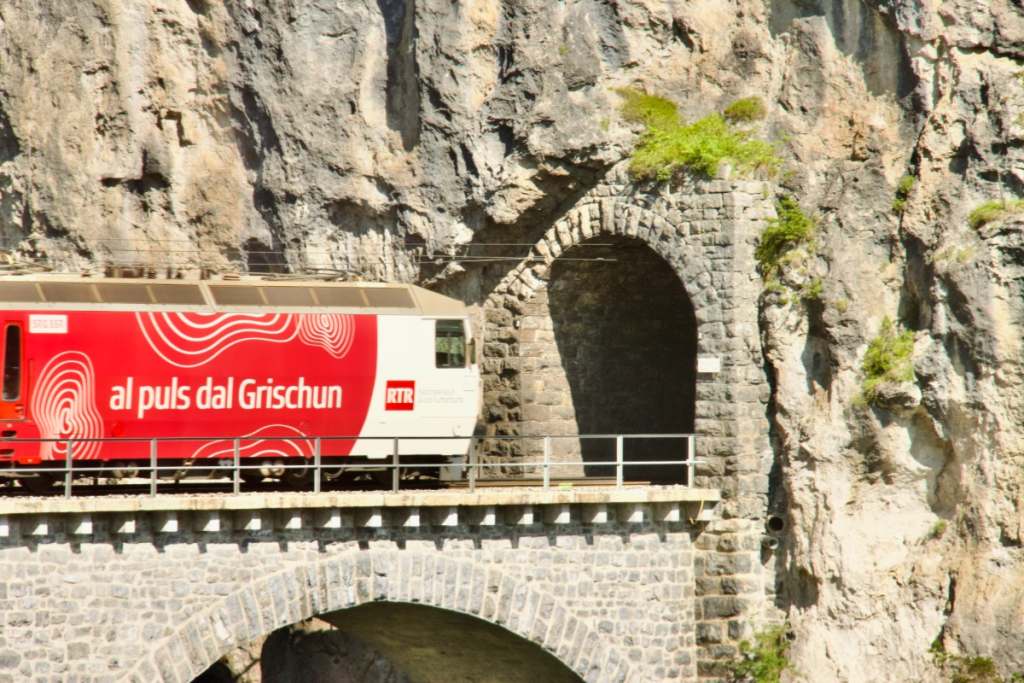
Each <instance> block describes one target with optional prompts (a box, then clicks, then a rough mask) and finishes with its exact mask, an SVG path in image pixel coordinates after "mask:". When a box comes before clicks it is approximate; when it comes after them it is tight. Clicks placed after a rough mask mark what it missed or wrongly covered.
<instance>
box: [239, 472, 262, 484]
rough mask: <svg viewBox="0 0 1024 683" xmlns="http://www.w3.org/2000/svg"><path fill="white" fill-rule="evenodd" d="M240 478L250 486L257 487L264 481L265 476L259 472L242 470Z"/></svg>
mask: <svg viewBox="0 0 1024 683" xmlns="http://www.w3.org/2000/svg"><path fill="white" fill-rule="evenodd" d="M239 476H241V477H242V481H244V482H245V483H246V484H248V485H250V486H255V485H256V484H259V483H261V482H262V481H263V475H262V474H261V473H260V471H259V470H242V471H241V472H239Z"/></svg>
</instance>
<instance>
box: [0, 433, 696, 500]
mask: <svg viewBox="0 0 1024 683" xmlns="http://www.w3.org/2000/svg"><path fill="white" fill-rule="evenodd" d="M268 440H272V441H276V442H281V443H306V444H311V450H312V454H311V455H310V456H309V457H305V456H295V455H293V456H283V455H281V454H276V455H265V454H263V453H262V452H256V453H253V454H252V455H245V456H243V455H242V451H243V447H242V445H243V444H244V443H246V442H256V441H268ZM380 441H390V442H391V447H390V455H388V456H385V457H375V458H365V457H364V456H360V455H359V454H357V453H350V454H346V455H332V454H330V453H329V451H330V450H332V449H330V448H329V446H330V445H331V444H333V443H338V442H348V443H352V444H355V443H356V442H363V443H366V442H380ZM411 441H416V442H419V443H420V444H422V442H425V441H426V442H430V441H438V442H441V441H468V442H469V443H470V447H469V448H468V451H467V454H466V456H464V457H465V459H464V460H462V461H459V459H458V456H448V457H452V458H453V459H452V460H435V461H433V462H425V461H423V460H422V459H420V458H422V457H424V456H422V455H419V456H415V454H404V455H403V454H402V448H401V446H402V443H403V442H405V443H408V442H411ZM564 441H568V442H570V444H571V445H570V451H574V452H575V455H574V456H573V455H571V456H570V457H575V458H576V459H573V460H556V459H554V447H555V444H557V443H561V442H564ZM631 441H648V442H650V441H654V442H669V443H671V442H673V441H675V442H682V444H681V446H680V447H679V448H678V452H679V454H680V456H681V457H678V458H668V459H663V458H662V459H654V460H649V459H644V460H638V459H633V458H627V444H628V443H629V442H631ZM183 442H187V443H200V444H212V443H230V444H231V449H230V452H231V457H230V458H226V457H211V458H175V459H174V461H173V462H168V460H161V456H160V453H161V450H160V446H161V444H164V446H165V451H164V452H165V453H166V450H167V449H168V445H169V444H181V443H183ZM509 442H511V443H517V442H518V443H519V444H520V445H522V444H523V443H531V442H532V443H534V444H538V443H539V445H540V449H539V450H540V458H539V459H536V458H535V457H534V458H531V457H529V456H523V455H521V454H520V455H516V456H510V455H507V454H502V453H500V452H492V453H482V452H481V451H483V450H490V448H488V446H490V447H491V448H493V446H495V445H497V444H500V443H509ZM601 442H607V443H610V444H611V445H613V448H614V450H613V453H614V455H613V457H612V458H601V459H597V460H594V459H591V460H587V459H586V457H587V455H586V451H588V450H590V451H593V450H594V449H592V448H588V446H590V445H592V444H594V443H601ZM96 443H98V444H101V447H102V446H103V445H106V446H108V447H111V446H116V447H118V448H124V447H126V446H127V447H130V446H131V445H132V444H136V445H138V446H140V450H144V451H145V456H141V457H134V456H132V457H128V458H125V457H124V456H123V455H122V456H121V457H119V458H118V459H108V460H98V459H88V460H85V459H80V460H77V461H76V460H75V457H74V456H75V449H76V446H77V447H78V448H81V447H82V446H83V445H86V444H96ZM25 444H37V445H39V446H42V445H43V444H53V445H55V446H60V445H63V446H64V453H65V454H66V455H65V457H58V458H54V459H51V460H45V461H43V462H42V463H41V464H40V465H38V466H36V465H33V466H20V467H18V466H14V463H13V462H12V463H10V464H11V466H10V467H5V466H3V465H0V477H13V475H35V476H36V477H39V476H42V477H49V478H51V479H52V480H53V484H56V483H57V482H59V481H62V482H63V495H64V497H65V498H70V497H71V495H72V488H73V482H74V480H75V478H76V477H80V478H88V477H107V478H111V477H114V476H115V474H114V473H115V471H117V470H130V471H131V472H133V473H135V474H134V475H133V476H132V477H130V478H131V479H134V480H148V484H149V495H151V496H155V495H156V494H157V492H158V490H159V486H160V483H161V482H163V483H165V484H166V483H167V479H168V478H166V477H165V478H161V474H170V475H172V476H171V477H169V478H170V479H172V480H174V481H175V482H177V481H180V480H183V479H189V478H199V477H203V478H206V479H212V478H215V477H213V476H212V473H224V474H223V475H222V476H221V477H220V479H221V480H223V479H228V480H230V483H231V489H232V492H233V493H240V492H241V491H242V488H243V483H244V480H245V478H246V477H245V474H244V473H245V472H249V471H259V470H264V469H265V468H268V467H272V468H273V470H274V472H275V475H273V476H272V477H271V478H277V479H281V478H283V476H284V473H287V472H289V471H295V472H297V474H298V475H300V477H301V476H302V475H306V476H308V477H309V479H310V481H309V489H308V490H311V491H312V492H314V493H320V492H321V491H322V490H323V484H324V482H325V481H330V480H333V479H337V478H339V477H341V476H343V475H344V473H345V472H356V473H368V472H377V473H379V472H388V473H390V490H391V491H393V492H397V491H399V490H400V487H401V481H402V476H401V475H402V472H403V470H406V471H408V470H422V469H434V468H456V469H459V468H461V469H464V470H465V476H464V480H465V482H466V484H467V486H468V488H469V490H470V491H475V490H476V488H477V485H478V482H480V481H483V477H482V476H481V473H483V472H486V471H489V470H501V471H503V472H505V473H507V472H509V471H515V470H519V471H520V475H525V474H528V473H529V472H531V471H533V472H537V471H539V474H540V483H539V486H541V487H542V488H545V489H546V488H550V487H551V486H552V485H553V484H559V483H560V481H561V480H559V479H557V478H554V477H553V476H552V474H553V472H554V471H555V470H563V471H564V470H565V469H569V468H572V469H573V470H576V471H579V470H582V471H583V475H582V477H580V476H575V477H571V479H572V480H573V481H581V480H582V481H583V482H584V483H586V482H587V480H598V479H600V480H602V481H604V480H609V481H610V480H611V478H612V476H614V483H613V484H611V483H610V484H609V485H614V486H615V487H623V486H625V485H627V483H628V480H627V474H633V475H635V474H636V473H637V472H640V473H641V475H643V474H648V473H649V470H650V468H659V469H658V472H659V473H661V474H660V475H659V476H660V478H662V479H664V480H666V481H668V482H670V483H677V484H684V485H686V486H688V487H692V486H693V483H694V478H695V476H696V466H697V465H698V464H699V463H701V462H703V461H701V460H698V459H697V457H696V436H695V435H693V434H575V435H547V436H520V435H492V436H481V435H474V436H449V437H439V436H403V437H390V436H388V437H385V436H316V437H311V436H288V437H192V436H190V437H152V438H145V439H144V438H95V439H85V438H68V439H41V438H40V439H22V438H0V453H4V452H7V453H11V452H13V451H15V450H16V449H17V446H18V445H25ZM572 444H578V448H575V447H574V446H573V445H572ZM325 447H326V448H327V451H328V452H326V453H325ZM420 448H422V446H420ZM498 450H499V451H500V450H501V449H498ZM643 450H649V449H643ZM672 450H673V451H675V450H676V449H672ZM592 455H593V454H591V457H592ZM0 457H4V456H0ZM6 457H13V456H11V455H7V456H6ZM403 457H406V458H408V457H417V459H416V460H415V461H409V462H403V461H402V458H403ZM432 457H435V458H436V456H432ZM441 457H442V458H443V457H445V456H441ZM325 458H330V460H327V461H325ZM356 458H359V459H358V460H357V461H354V462H353V460H355V459H356ZM268 463H269V464H268ZM439 471H440V470H439ZM278 472H280V473H281V474H277V473H278ZM598 472H600V473H601V474H600V475H599V474H597V473H598ZM143 474H145V476H143ZM609 475H612V476H609ZM504 479H505V480H507V481H509V482H510V483H515V482H516V481H521V480H522V479H523V477H522V476H520V477H518V478H516V477H505V478H504ZM489 481H496V480H489ZM439 483H444V482H441V481H440V480H439ZM418 488H422V487H418ZM295 490H297V491H301V490H306V489H305V487H295Z"/></svg>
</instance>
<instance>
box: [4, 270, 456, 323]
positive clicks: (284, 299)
mask: <svg viewBox="0 0 1024 683" xmlns="http://www.w3.org/2000/svg"><path fill="white" fill-rule="evenodd" d="M54 308H61V309H73V310H131V311H136V310H170V309H176V310H206V311H210V310H213V311H221V310H233V311H239V310H240V311H245V312H251V313H254V312H257V311H261V310H273V311H282V310H288V311H295V312H315V311H317V310H327V309H329V310H331V311H343V312H348V313H375V314H389V315H422V316H456V317H462V316H465V315H467V311H466V306H465V304H463V303H462V302H461V301H458V300H456V299H452V298H450V297H446V296H444V295H442V294H438V293H436V292H431V291H430V290H427V289H423V288H422V287H417V286H415V285H404V284H386V283H370V282H323V281H317V280H257V279H247V280H199V281H186V280H158V279H142V278H130V279H125V278H85V277H68V276H50V275H40V274H34V275H22V276H9V277H3V278H0V309H6V310H11V309H26V310H29V309H31V310H38V309H54Z"/></svg>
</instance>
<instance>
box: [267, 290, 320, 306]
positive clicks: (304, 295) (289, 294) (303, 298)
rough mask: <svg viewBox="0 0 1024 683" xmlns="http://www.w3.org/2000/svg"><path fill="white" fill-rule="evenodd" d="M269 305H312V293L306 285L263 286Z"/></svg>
mask: <svg viewBox="0 0 1024 683" xmlns="http://www.w3.org/2000/svg"><path fill="white" fill-rule="evenodd" d="M262 289H263V296H264V297H265V298H266V300H267V303H268V304H270V305H271V306H313V305H314V302H313V294H312V292H310V291H309V289H307V288H306V287H263V288H262Z"/></svg>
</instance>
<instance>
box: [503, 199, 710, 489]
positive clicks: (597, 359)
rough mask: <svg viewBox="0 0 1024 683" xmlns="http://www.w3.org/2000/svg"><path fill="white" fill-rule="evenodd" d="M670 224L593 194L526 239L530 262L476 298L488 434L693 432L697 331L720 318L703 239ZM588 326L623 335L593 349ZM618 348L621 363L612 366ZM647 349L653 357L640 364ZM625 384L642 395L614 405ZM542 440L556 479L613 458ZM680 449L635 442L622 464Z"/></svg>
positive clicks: (674, 478)
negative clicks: (536, 237) (481, 310)
mask: <svg viewBox="0 0 1024 683" xmlns="http://www.w3.org/2000/svg"><path fill="white" fill-rule="evenodd" d="M676 213H677V214H678V212H676ZM680 228H684V226H678V227H677V226H676V225H675V224H674V223H673V222H672V221H671V220H670V218H669V217H666V212H665V211H664V209H663V208H662V209H660V210H656V209H654V208H651V207H649V206H647V205H645V204H644V203H642V201H635V200H634V199H633V198H632V197H615V198H603V199H591V200H590V201H589V202H584V203H582V204H581V205H579V206H576V207H574V208H573V209H572V210H570V211H569V212H568V213H567V214H566V215H565V216H564V217H563V218H562V219H560V220H559V221H557V222H556V223H555V225H554V226H553V227H552V228H551V229H550V230H549V231H548V232H547V233H546V234H545V236H544V238H543V239H541V240H540V241H539V242H538V243H537V244H536V245H534V247H533V250H532V256H531V258H529V259H527V260H525V261H524V262H523V263H522V264H520V265H519V266H518V267H516V268H514V269H513V270H512V271H511V272H510V273H509V274H508V275H507V276H506V277H505V278H504V280H503V281H502V282H501V283H499V285H498V286H497V287H496V288H495V290H494V292H493V294H492V295H491V297H490V298H489V299H488V301H487V302H486V304H485V309H486V314H485V317H486V321H487V323H488V329H487V333H486V336H487V342H488V343H485V345H484V356H485V364H484V377H485V384H484V389H485V405H487V413H486V414H485V416H484V420H485V422H486V423H488V424H486V425H485V426H484V430H485V432H486V433H487V434H493V435H511V434H516V435H521V436H524V437H535V436H538V435H543V434H555V435H568V434H572V433H580V434H584V433H694V432H696V431H698V429H697V426H698V422H699V419H698V418H699V417H700V416H701V413H702V411H701V410H700V403H701V400H702V389H704V392H703V393H704V394H706V393H707V390H706V388H704V387H701V386H700V385H699V384H698V382H697V367H696V366H697V362H696V361H697V353H698V351H699V350H700V341H701V330H705V331H709V326H711V325H714V324H716V323H717V324H718V325H719V326H720V325H721V323H720V322H719V321H721V320H722V319H723V317H724V315H723V312H722V308H723V307H722V302H721V301H720V300H718V299H717V297H716V294H715V292H714V289H713V287H714V286H715V285H719V283H717V282H715V279H716V278H715V277H714V276H713V274H712V269H713V268H714V263H713V262H712V261H711V260H710V259H708V258H707V257H706V256H705V255H704V251H705V250H704V249H703V241H704V240H703V239H697V240H694V237H695V236H694V235H693V234H691V233H692V226H685V228H689V230H686V229H685V228H684V229H680ZM696 237H698V238H699V237H700V236H699V235H697V236H696ZM695 241H696V243H697V245H698V246H699V247H701V248H699V249H695V248H694V244H693V243H694V242H695ZM598 245H607V246H598ZM599 258H604V259H606V260H603V261H598V260H596V259H599ZM578 259H582V260H578ZM613 259H614V260H613ZM609 282H613V283H615V284H617V285H618V290H616V289H615V285H611V286H609V284H608V283H609ZM689 287H693V288H694V289H695V290H696V291H695V292H690V291H689V290H688V288H689ZM638 309H639V310H638ZM645 309H646V314H645ZM581 310H582V311H583V315H580V314H579V313H580V311H581ZM609 312H612V313H613V315H610V316H609V315H607V314H608V313H609ZM588 329H590V330H598V331H599V334H608V333H611V332H613V331H614V332H616V333H617V335H618V336H617V339H618V340H620V341H621V342H622V343H621V344H608V343H607V338H604V339H602V340H601V343H591V341H590V339H591V338H593V337H595V336H596V335H590V336H589V337H588V335H587V330H588ZM711 332H712V333H713V334H714V335H715V336H718V334H719V333H720V332H721V330H718V329H715V330H711ZM630 344H632V347H630ZM623 354H625V355H627V356H628V362H626V363H617V362H616V359H617V358H618V357H621V356H622V355H623ZM645 355H646V357H647V359H648V360H649V359H650V358H659V359H661V360H662V362H660V363H659V362H655V363H650V362H645V359H644V356H645ZM630 378H632V379H631V380H630ZM627 380H629V381H632V383H633V386H634V387H635V386H637V384H638V383H642V384H644V385H646V386H645V390H646V395H645V396H644V398H643V400H641V401H636V400H629V401H626V400H625V398H626V391H625V390H623V389H621V388H620V389H618V390H611V389H612V388H613V386H614V385H616V384H618V385H620V386H621V385H622V383H623V382H625V381H627ZM566 397H568V400H565V399H566ZM703 412H704V413H705V414H706V410H705V411H703ZM517 446H520V447H519V448H517ZM488 448H489V449H490V450H492V451H494V452H497V453H499V454H500V455H501V456H503V457H508V456H513V457H525V458H526V459H527V460H528V461H536V460H538V459H540V457H542V452H543V451H542V449H543V443H542V440H540V439H539V438H529V439H525V440H523V441H522V442H520V444H516V443H515V442H506V443H504V444H503V443H501V442H498V443H494V444H488ZM551 448H552V456H553V460H555V461H556V462H559V463H560V464H559V466H558V470H559V471H558V472H555V473H554V474H555V475H556V476H557V475H559V474H561V475H562V476H573V475H578V474H581V473H584V471H585V473H586V474H594V475H609V474H611V473H612V472H613V470H612V469H610V468H609V466H608V465H606V464H601V463H607V462H609V461H611V460H614V457H615V456H614V449H615V445H614V442H613V441H611V440H605V441H604V442H597V441H593V442H591V441H585V442H584V443H583V444H580V443H579V442H578V440H577V441H574V440H567V439H558V438H556V439H553V440H552V442H551ZM683 448H685V445H684V443H683V442H682V441H675V442H672V441H657V440H653V439H651V440H642V441H634V442H633V443H632V444H625V451H626V453H625V459H626V460H627V461H629V460H631V459H632V460H634V461H636V460H639V461H644V460H665V459H672V460H678V459H680V458H681V457H682V455H683V454H684V452H685V451H683V450H682V449H683ZM570 463H571V464H575V465H576V467H575V468H574V467H572V466H570V465H569V464H570ZM630 469H632V471H629V470H630ZM684 474H685V473H684V471H683V470H682V468H678V467H677V468H665V467H646V468H641V467H640V466H634V467H633V468H627V472H626V477H627V478H631V477H632V478H636V479H647V480H652V481H657V482H661V483H672V482H680V481H683V478H684Z"/></svg>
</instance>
